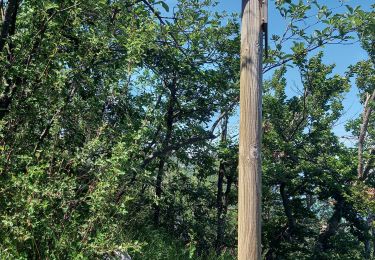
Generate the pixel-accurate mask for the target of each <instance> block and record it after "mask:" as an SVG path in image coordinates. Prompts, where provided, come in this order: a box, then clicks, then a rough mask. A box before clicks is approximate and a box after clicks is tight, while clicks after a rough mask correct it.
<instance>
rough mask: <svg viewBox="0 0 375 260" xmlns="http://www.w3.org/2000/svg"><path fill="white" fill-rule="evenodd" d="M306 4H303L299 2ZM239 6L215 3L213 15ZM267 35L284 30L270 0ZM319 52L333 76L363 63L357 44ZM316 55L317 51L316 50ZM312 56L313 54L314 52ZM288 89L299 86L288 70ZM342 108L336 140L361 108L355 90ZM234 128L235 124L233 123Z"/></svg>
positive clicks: (355, 1)
mask: <svg viewBox="0 0 375 260" xmlns="http://www.w3.org/2000/svg"><path fill="white" fill-rule="evenodd" d="M303 1H306V2H308V1H307V0H303ZM166 2H167V3H168V4H169V5H170V6H173V5H174V4H175V3H176V0H166ZM241 2H242V0H218V5H217V7H216V11H219V12H222V11H226V12H227V13H239V12H240V10H241ZM269 3H270V4H269V5H270V6H269V21H268V22H269V35H272V34H281V33H282V32H283V31H284V29H285V28H286V23H285V21H284V20H283V19H282V17H281V16H280V14H279V13H278V11H277V10H276V8H275V6H274V3H275V1H274V0H269ZM320 3H322V4H326V5H328V6H329V7H337V6H339V5H340V1H339V0H326V1H323V0H322V1H320ZM373 3H374V2H373V1H372V0H346V1H344V4H345V5H350V6H352V7H355V6H358V5H360V6H362V8H363V9H365V10H369V9H370V8H371V4H373ZM346 10H347V9H346V7H341V8H338V9H336V10H335V11H336V12H341V13H342V12H345V11H346ZM321 50H323V51H324V62H325V63H326V64H335V65H336V68H335V69H334V73H337V74H344V73H345V71H346V70H347V68H348V66H349V65H351V64H355V63H356V62H358V61H360V60H363V59H366V58H367V55H366V53H365V52H364V51H363V50H362V49H361V47H360V46H359V44H358V43H356V44H352V45H331V46H325V47H324V48H322V49H321ZM318 51H319V50H318ZM315 53H316V52H315ZM270 76H271V73H268V74H266V75H264V78H265V79H267V78H269V77H270ZM287 79H288V85H289V86H296V85H297V86H298V85H299V86H300V81H299V74H298V71H296V70H293V69H292V70H290V71H289V72H288V74H287ZM289 94H290V95H293V90H292V88H289ZM344 105H345V109H344V110H345V114H344V115H343V117H342V118H341V120H340V121H339V122H338V124H337V126H336V127H335V133H336V134H337V135H338V136H340V137H341V136H346V135H348V134H347V133H346V131H345V122H346V121H347V120H349V119H351V118H353V117H356V116H358V115H359V113H360V112H361V106H360V104H359V101H358V95H357V89H356V88H355V87H352V89H351V91H350V92H349V93H348V94H347V95H346V97H345V100H344ZM233 123H234V125H236V124H237V123H236V122H235V120H234V122H233ZM342 140H343V141H344V142H345V143H347V144H348V145H350V143H348V141H347V140H345V139H342Z"/></svg>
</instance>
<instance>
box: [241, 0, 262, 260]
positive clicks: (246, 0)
mask: <svg viewBox="0 0 375 260" xmlns="http://www.w3.org/2000/svg"><path fill="white" fill-rule="evenodd" d="M261 13H262V9H261V1H259V0H243V1H242V30H241V81H240V135H239V182H238V259H239V260H255V259H261V156H260V153H261V130H262V129H261V125H262V123H261V122H262V84H261V83H262V39H263V37H262V34H263V32H262V17H261V16H262V15H261Z"/></svg>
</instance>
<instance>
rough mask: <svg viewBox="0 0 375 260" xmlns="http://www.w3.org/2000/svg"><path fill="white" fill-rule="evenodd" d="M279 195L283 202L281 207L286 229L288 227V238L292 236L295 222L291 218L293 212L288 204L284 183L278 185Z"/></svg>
mask: <svg viewBox="0 0 375 260" xmlns="http://www.w3.org/2000/svg"><path fill="white" fill-rule="evenodd" d="M280 195H281V200H282V202H283V206H284V212H285V215H286V218H287V220H288V227H289V232H288V233H289V234H288V236H289V237H290V236H292V235H293V233H294V231H295V229H296V220H295V218H294V216H293V212H292V209H291V207H290V203H289V198H288V195H287V193H286V191H285V183H284V182H283V183H281V184H280Z"/></svg>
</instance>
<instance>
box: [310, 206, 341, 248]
mask: <svg viewBox="0 0 375 260" xmlns="http://www.w3.org/2000/svg"><path fill="white" fill-rule="evenodd" d="M343 204H344V203H343V201H341V200H340V201H338V202H337V204H336V205H335V211H334V212H333V214H332V216H331V218H330V219H329V220H328V223H327V228H326V229H325V230H324V231H323V232H322V233H321V234H320V235H319V237H318V242H317V245H316V248H315V249H316V250H315V251H316V255H320V253H321V252H325V251H327V249H329V239H330V238H331V237H332V236H333V235H335V234H336V231H337V229H338V227H339V224H340V220H341V218H342V208H343Z"/></svg>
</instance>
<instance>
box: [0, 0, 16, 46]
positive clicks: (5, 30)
mask: <svg viewBox="0 0 375 260" xmlns="http://www.w3.org/2000/svg"><path fill="white" fill-rule="evenodd" d="M19 2H20V1H19V0H9V1H8V5H7V8H6V10H5V16H4V21H3V25H2V26H1V33H0V52H2V51H3V48H4V46H5V43H6V41H7V39H8V38H9V36H10V35H12V34H14V32H15V24H16V17H17V11H18V6H19Z"/></svg>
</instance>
